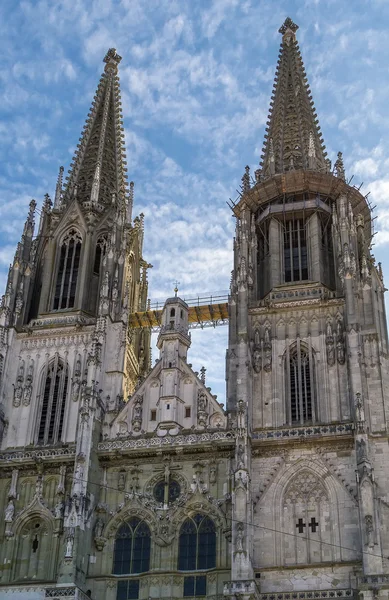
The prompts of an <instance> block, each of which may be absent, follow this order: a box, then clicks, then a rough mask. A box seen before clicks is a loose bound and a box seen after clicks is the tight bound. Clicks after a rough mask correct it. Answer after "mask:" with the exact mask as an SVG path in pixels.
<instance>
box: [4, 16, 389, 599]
mask: <svg viewBox="0 0 389 600" xmlns="http://www.w3.org/2000/svg"><path fill="white" fill-rule="evenodd" d="M296 31H297V25H295V24H294V23H293V22H292V21H291V20H290V19H287V20H286V21H285V23H284V25H283V26H282V27H281V29H280V33H281V34H282V44H281V51H280V58H279V62H278V67H277V72H276V78H275V85H274V93H273V97H272V101H271V110H270V114H269V121H268V128H267V133H266V137H265V146H264V152H263V162H262V164H261V167H260V168H259V169H258V170H257V171H256V173H255V183H254V185H253V184H252V182H251V179H250V174H249V169H248V168H246V172H245V174H244V176H243V179H242V193H241V197H240V200H239V202H238V203H237V204H236V205H234V206H233V210H234V214H235V216H236V219H237V228H236V237H235V240H234V270H233V272H232V278H231V290H230V296H229V344H228V350H227V357H226V378H227V407H226V410H224V409H223V407H222V406H221V405H219V403H218V402H217V399H216V397H215V396H213V395H212V393H211V390H210V389H209V388H208V387H207V386H206V379H205V370H201V372H200V373H197V372H194V371H193V369H192V367H191V365H190V363H189V362H188V349H189V348H190V343H191V339H190V331H189V319H188V315H189V307H188V306H187V304H186V303H185V302H184V301H183V300H181V299H180V298H179V297H177V295H176V296H174V297H172V298H169V299H168V300H167V301H166V303H165V306H164V309H163V312H162V323H161V328H160V333H159V337H158V343H157V345H158V348H159V352H160V354H159V358H158V359H157V361H156V363H155V365H154V367H151V361H150V354H149V344H150V341H149V340H150V331H149V330H148V329H147V328H144V327H143V328H138V329H134V328H129V327H128V316H129V314H132V313H134V312H137V311H142V310H143V311H144V310H146V307H147V269H148V268H149V267H150V266H151V265H149V264H148V263H147V262H146V261H145V260H144V259H143V257H142V243H143V219H142V216H140V217H137V218H135V219H134V220H133V219H132V203H133V186H132V185H130V187H129V188H127V182H126V170H125V156H124V150H123V144H122V133H121V131H122V124H121V114H120V93H119V80H118V75H117V71H118V64H119V62H120V57H119V56H118V55H117V53H116V51H114V50H110V51H109V52H108V54H107V56H106V58H105V63H106V66H105V71H104V74H103V75H102V78H101V80H100V83H99V86H98V89H97V92H96V96H95V99H94V102H93V105H92V108H91V111H90V113H89V116H88V121H87V123H86V126H85V128H84V132H83V135H82V138H81V140H80V144H79V145H78V150H77V153H76V156H75V158H74V161H73V163H72V165H71V171H70V174H69V177H68V179H67V181H66V183H65V186H64V185H63V181H62V177H63V169H61V171H60V175H59V178H58V184H57V190H56V197H55V201H54V204H53V203H52V202H51V200H50V198H49V197H46V199H45V203H44V206H43V211H42V218H41V222H40V225H39V228H38V232H37V235H36V237H34V214H35V202H34V201H32V202H31V205H30V211H29V214H28V218H27V221H26V224H25V227H24V231H23V236H22V239H21V242H20V244H18V247H17V251H16V255H15V260H14V263H13V265H12V266H11V268H10V273H9V278H8V284H7V289H6V293H5V295H4V297H3V301H2V305H1V311H0V370H1V388H0V400H1V404H0V408H1V410H0V440H1V451H0V470H1V483H0V511H1V514H3V515H4V518H3V519H2V524H1V527H0V540H1V544H0V564H1V565H2V568H1V570H0V598H7V599H8V598H13V599H14V600H15V599H19V598H23V599H25V598H26V599H31V600H35V599H36V600H38V599H43V598H58V599H59V598H73V599H77V598H80V599H82V600H85V599H86V598H90V597H91V598H93V599H95V600H100V599H103V598H104V599H106V600H129V599H130V598H139V599H148V598H165V599H170V600H173V599H177V600H178V599H180V598H192V600H193V598H200V597H206V598H209V599H214V600H216V599H221V598H231V599H236V598H240V599H243V600H254V599H257V600H259V599H262V600H291V599H299V600H306V599H312V598H317V599H324V598H349V597H356V595H357V594H359V595H360V596H361V597H362V596H363V597H366V599H368V598H369V599H370V598H371V599H372V598H373V597H374V598H376V597H382V598H386V597H387V595H388V592H387V590H388V589H389V562H388V561H389V559H388V556H389V531H388V522H389V483H388V481H389V478H388V464H389V449H388V434H387V423H386V414H387V412H388V409H389V406H388V394H387V393H386V390H387V386H388V376H389V373H388V337H387V325H386V317H385V308H384V291H385V288H384V284H383V281H382V272H381V269H380V266H379V265H378V267H377V266H376V265H375V261H374V257H373V256H372V254H371V216H370V210H369V207H368V204H367V202H366V199H365V198H364V197H363V196H362V195H361V194H360V192H359V191H358V190H357V189H355V188H354V187H351V186H350V185H348V184H347V182H346V178H345V172H344V167H343V161H342V155H341V154H340V153H339V155H338V159H337V161H336V163H335V165H334V169H333V170H332V169H331V165H330V163H329V161H328V159H327V158H326V153H325V147H324V145H323V140H322V137H321V133H320V129H319V127H318V121H317V116H316V113H315V111H314V108H313V102H312V98H311V95H310V91H309V87H308V84H307V79H306V75H305V72H304V67H303V63H302V60H301V55H300V52H299V49H298V45H297V41H296Z"/></svg>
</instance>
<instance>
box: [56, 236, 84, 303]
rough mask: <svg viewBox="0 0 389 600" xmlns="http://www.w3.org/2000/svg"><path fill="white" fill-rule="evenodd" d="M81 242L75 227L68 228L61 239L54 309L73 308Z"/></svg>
mask: <svg viewBox="0 0 389 600" xmlns="http://www.w3.org/2000/svg"><path fill="white" fill-rule="evenodd" d="M81 243H82V239H81V236H80V234H79V233H78V231H76V230H75V229H70V231H68V233H67V234H66V236H65V237H64V239H63V241H62V244H61V250H60V257H59V264H58V272H57V280H56V284H55V291H54V304H53V309H54V310H59V309H63V308H73V306H74V303H75V299H76V287H77V278H78V271H79V266H80V255H81Z"/></svg>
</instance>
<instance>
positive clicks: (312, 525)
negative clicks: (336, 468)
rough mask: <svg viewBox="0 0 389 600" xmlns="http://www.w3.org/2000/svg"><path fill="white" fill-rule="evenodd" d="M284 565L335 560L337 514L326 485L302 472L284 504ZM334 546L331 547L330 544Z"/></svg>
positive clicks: (288, 490) (313, 476)
mask: <svg viewBox="0 0 389 600" xmlns="http://www.w3.org/2000/svg"><path fill="white" fill-rule="evenodd" d="M281 514H282V519H283V524H282V525H283V526H282V528H281V535H282V536H283V543H282V544H280V549H282V551H283V552H284V559H283V560H284V562H283V564H286V565H292V564H297V563H298V564H308V563H315V562H316V563H320V562H324V561H331V560H334V559H335V556H334V549H335V547H334V544H333V541H334V539H333V537H332V536H333V532H334V530H335V527H334V525H335V518H334V514H332V515H331V504H330V502H329V497H328V493H327V490H326V488H325V486H324V485H323V482H322V481H321V480H320V479H319V478H318V477H317V476H316V475H315V474H314V473H312V472H311V471H309V470H307V469H304V470H302V471H300V472H299V473H298V474H297V475H296V476H295V477H294V478H293V479H292V480H291V481H290V483H289V484H288V486H287V488H286V490H285V492H284V495H283V502H282V511H281ZM331 542H332V543H331Z"/></svg>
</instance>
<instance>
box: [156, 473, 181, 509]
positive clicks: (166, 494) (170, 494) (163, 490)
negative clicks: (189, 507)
mask: <svg viewBox="0 0 389 600" xmlns="http://www.w3.org/2000/svg"><path fill="white" fill-rule="evenodd" d="M153 494H154V498H155V499H156V501H157V502H160V503H161V504H171V503H172V502H174V501H175V500H177V498H178V497H179V495H180V494H181V487H180V484H179V483H178V481H175V480H174V479H170V478H169V481H168V482H166V481H164V480H162V481H159V482H158V483H157V484H156V485H155V486H154V490H153Z"/></svg>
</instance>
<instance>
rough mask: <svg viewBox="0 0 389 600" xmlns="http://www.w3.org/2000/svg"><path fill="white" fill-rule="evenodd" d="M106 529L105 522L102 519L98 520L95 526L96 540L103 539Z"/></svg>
mask: <svg viewBox="0 0 389 600" xmlns="http://www.w3.org/2000/svg"><path fill="white" fill-rule="evenodd" d="M103 529H104V521H103V520H102V519H97V521H96V525H95V538H101V537H102V535H103Z"/></svg>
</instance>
